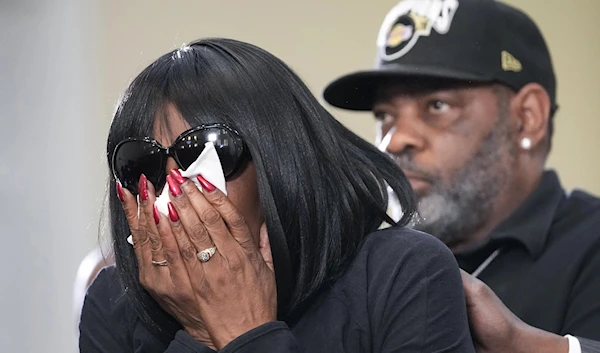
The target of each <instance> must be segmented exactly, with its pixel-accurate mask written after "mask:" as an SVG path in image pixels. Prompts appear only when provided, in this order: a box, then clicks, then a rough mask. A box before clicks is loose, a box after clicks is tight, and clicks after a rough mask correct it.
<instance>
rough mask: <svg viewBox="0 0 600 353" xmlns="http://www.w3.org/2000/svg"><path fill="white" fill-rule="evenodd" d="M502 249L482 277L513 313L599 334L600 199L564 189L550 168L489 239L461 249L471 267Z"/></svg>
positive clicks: (564, 329)
mask: <svg viewBox="0 0 600 353" xmlns="http://www.w3.org/2000/svg"><path fill="white" fill-rule="evenodd" d="M497 249H500V252H499V255H498V256H497V257H496V258H495V259H494V260H493V261H492V262H491V263H490V264H489V266H488V267H486V268H485V269H484V270H483V272H481V274H480V275H479V278H480V279H481V280H482V281H484V282H485V283H487V284H488V286H490V287H491V288H492V289H493V290H494V292H495V293H496V294H497V295H498V296H499V297H500V299H502V301H503V302H504V304H506V306H507V307H508V308H509V309H510V310H511V311H512V312H513V313H515V314H516V315H517V316H518V317H519V318H521V319H522V320H523V321H525V322H526V323H528V324H530V325H532V326H535V327H538V328H541V329H543V330H545V331H550V332H554V333H557V334H560V335H565V334H571V335H573V336H580V337H585V338H590V339H594V340H596V341H598V340H600V199H598V198H596V197H594V196H591V195H590V194H587V193H585V192H582V191H574V192H572V193H570V194H566V193H565V191H564V190H563V188H562V187H561V185H560V182H559V180H558V177H557V175H556V174H555V173H554V172H552V171H547V172H545V173H544V175H543V177H542V180H541V182H540V185H539V186H538V187H537V189H536V190H535V191H534V192H533V193H532V194H531V195H530V197H529V198H528V199H527V200H526V201H525V202H524V203H523V204H522V205H521V207H520V208H519V209H517V210H516V212H515V213H514V214H513V215H512V216H510V217H509V218H508V219H507V220H506V221H505V222H503V223H502V224H501V225H500V226H499V227H498V228H497V229H496V230H494V231H493V232H492V234H491V235H490V238H489V241H487V242H486V243H485V244H484V245H483V246H479V247H477V248H476V249H474V250H471V251H468V252H462V253H457V254H455V255H456V258H457V260H458V263H459V265H460V266H461V267H462V268H463V269H464V270H465V271H467V272H473V271H474V270H475V269H476V268H477V267H478V266H480V264H482V262H484V261H485V259H486V258H488V257H489V256H490V254H492V253H493V252H494V251H495V250H497Z"/></svg>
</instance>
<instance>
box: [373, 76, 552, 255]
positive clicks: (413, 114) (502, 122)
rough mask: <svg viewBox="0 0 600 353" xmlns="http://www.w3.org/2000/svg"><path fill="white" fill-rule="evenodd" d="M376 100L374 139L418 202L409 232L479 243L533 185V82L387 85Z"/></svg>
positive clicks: (544, 110)
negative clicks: (382, 139)
mask: <svg viewBox="0 0 600 353" xmlns="http://www.w3.org/2000/svg"><path fill="white" fill-rule="evenodd" d="M378 97H379V98H378V99H377V101H376V104H375V106H374V114H375V116H376V118H377V119H378V121H379V129H380V131H379V135H380V136H386V135H387V134H388V133H389V134H390V135H389V136H388V137H389V140H388V142H389V143H388V144H387V146H386V148H385V149H386V151H387V152H388V153H390V154H391V155H392V156H393V157H394V158H395V159H396V161H397V163H398V165H399V166H400V167H401V168H402V169H403V170H404V172H405V173H406V174H407V176H408V177H409V180H410V182H411V185H412V187H413V188H414V190H415V192H416V193H417V196H418V198H419V215H420V218H419V219H416V220H415V224H414V227H415V228H417V229H420V230H423V231H426V232H429V233H431V234H433V235H435V236H437V237H439V238H440V239H441V240H443V241H444V242H445V243H446V244H447V245H448V246H449V247H450V248H451V249H453V250H455V251H457V250H460V249H461V248H464V247H470V246H472V245H476V244H477V243H479V242H481V241H482V240H484V239H485V238H486V237H487V235H488V234H489V233H490V232H491V230H492V229H493V228H495V227H496V226H497V225H498V224H499V223H500V222H501V221H502V220H504V219H505V218H506V217H508V215H510V213H511V212H513V211H514V210H515V209H516V207H517V206H518V205H519V204H521V202H523V200H524V199H525V197H526V196H527V195H529V194H530V193H531V192H532V191H533V190H534V188H535V187H536V186H537V184H538V182H539V180H540V178H541V175H542V172H543V165H544V161H545V157H546V154H547V136H546V135H547V122H548V112H549V102H548V96H547V94H546V93H545V91H544V90H543V89H542V88H541V87H540V86H539V85H536V84H531V85H528V86H526V87H524V88H523V89H522V90H521V91H520V92H518V93H514V92H511V91H509V90H508V89H506V88H504V87H502V86H498V85H465V84H462V85H460V84H456V83H454V84H440V83H436V84H433V83H426V82H425V83H409V84H391V85H388V86H385V87H383V88H382V89H381V90H380V92H379V94H378ZM544 98H545V99H544ZM524 137H527V138H529V139H530V140H531V141H532V147H531V149H529V150H524V149H522V148H520V141H521V139H523V138H524Z"/></svg>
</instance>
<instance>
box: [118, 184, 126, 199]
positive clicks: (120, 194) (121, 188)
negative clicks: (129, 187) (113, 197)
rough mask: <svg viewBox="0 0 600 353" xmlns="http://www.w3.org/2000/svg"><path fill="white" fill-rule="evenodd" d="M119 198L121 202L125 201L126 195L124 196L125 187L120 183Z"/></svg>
mask: <svg viewBox="0 0 600 353" xmlns="http://www.w3.org/2000/svg"><path fill="white" fill-rule="evenodd" d="M117 196H119V200H121V202H123V201H125V194H123V186H121V183H119V182H118V181H117Z"/></svg>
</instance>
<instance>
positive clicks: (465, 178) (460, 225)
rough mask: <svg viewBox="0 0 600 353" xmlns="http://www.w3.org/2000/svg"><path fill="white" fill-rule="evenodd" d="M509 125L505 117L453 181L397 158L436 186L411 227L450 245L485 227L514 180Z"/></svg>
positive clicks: (513, 149)
mask: <svg viewBox="0 0 600 353" xmlns="http://www.w3.org/2000/svg"><path fill="white" fill-rule="evenodd" d="M505 121H506V119H504V118H503V117H502V118H500V119H498V121H497V123H496V124H495V125H496V126H494V127H493V128H492V130H491V132H490V133H489V134H488V136H486V138H485V139H484V141H483V142H482V144H481V146H480V148H479V150H478V151H477V153H476V154H475V155H474V156H473V158H472V159H471V160H470V161H469V162H467V164H466V165H464V166H463V167H462V168H460V169H459V170H458V171H457V172H456V173H455V175H453V176H452V178H451V180H450V181H442V180H440V178H439V177H437V178H436V176H435V175H431V174H430V173H422V172H420V170H419V168H416V166H415V165H414V163H413V162H412V157H410V156H408V155H400V156H396V157H395V158H396V161H397V163H398V165H399V166H400V167H401V168H403V169H407V170H411V171H415V172H420V173H421V174H423V175H426V176H427V177H428V178H429V180H430V181H431V183H432V189H431V190H430V192H429V193H428V194H427V195H425V196H423V197H421V198H420V199H419V202H418V208H417V210H418V212H417V214H416V215H415V217H413V220H412V222H411V224H410V225H409V226H410V227H412V228H414V229H417V230H420V231H423V232H426V233H429V234H432V235H434V236H436V237H437V238H439V239H440V240H442V241H443V242H444V243H446V244H452V243H455V242H457V241H461V240H464V239H467V238H469V237H470V236H472V234H473V232H474V231H476V230H477V229H478V228H479V227H481V225H482V224H483V223H484V222H485V220H486V219H487V218H488V217H489V216H490V214H491V212H492V209H493V204H494V201H495V200H496V199H497V197H498V195H499V193H500V192H501V191H502V190H503V189H504V187H505V186H506V183H507V181H508V180H509V179H510V176H511V175H512V172H513V171H512V167H513V165H514V162H515V161H516V153H517V151H516V147H515V146H514V143H513V142H511V139H510V133H509V131H508V126H507V124H506V123H505ZM505 125H506V126H505Z"/></svg>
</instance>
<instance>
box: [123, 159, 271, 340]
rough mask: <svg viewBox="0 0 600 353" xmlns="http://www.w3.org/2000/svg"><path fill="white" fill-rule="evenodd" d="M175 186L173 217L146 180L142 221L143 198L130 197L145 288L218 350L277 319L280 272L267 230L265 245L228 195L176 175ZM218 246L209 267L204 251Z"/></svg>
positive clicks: (172, 183)
mask: <svg viewBox="0 0 600 353" xmlns="http://www.w3.org/2000/svg"><path fill="white" fill-rule="evenodd" d="M167 181H168V185H169V189H170V192H171V200H172V203H171V204H169V217H168V218H167V217H165V216H164V215H161V214H159V213H158V211H157V210H156V207H155V206H154V201H155V194H154V190H153V187H152V185H150V183H148V182H147V181H146V178H144V177H143V178H142V179H141V180H140V187H139V190H140V195H139V200H140V203H139V217H138V205H137V203H136V202H135V198H134V197H133V195H131V194H129V193H127V192H126V191H125V192H124V197H123V199H124V202H123V204H124V208H125V211H126V214H127V219H128V221H129V224H130V227H131V230H132V237H133V243H134V249H135V253H136V256H137V258H138V263H139V269H140V283H141V284H142V286H143V287H144V288H146V290H148V292H149V293H150V294H151V295H152V296H153V297H154V298H156V300H157V301H158V302H159V303H160V305H161V306H162V307H163V308H164V309H165V310H166V311H168V312H169V313H170V314H171V315H173V316H174V317H175V318H176V319H177V320H178V321H179V323H180V324H181V325H182V326H183V327H184V329H185V330H186V331H187V332H188V333H189V334H190V335H192V336H193V337H194V338H196V339H197V340H198V341H200V342H202V343H204V344H205V345H207V346H209V347H211V348H214V349H221V348H223V347H224V346H226V345H227V344H228V343H229V342H231V341H232V340H233V339H235V338H237V337H239V336H240V335H242V334H244V333H245V332H247V331H249V330H251V329H253V328H255V327H258V326H260V325H262V324H264V323H267V322H269V321H273V320H276V317H277V312H276V310H277V298H276V286H275V275H274V272H273V266H272V257H271V254H270V247H269V244H268V236H267V234H266V228H265V227H264V225H263V228H262V229H261V235H260V237H261V240H260V247H259V246H257V244H256V241H255V239H254V238H253V236H252V234H251V232H250V230H249V229H248V226H247V225H246V222H245V220H244V219H243V217H242V216H241V215H240V214H239V212H238V211H237V210H236V209H235V207H234V206H233V205H232V204H231V203H230V202H229V200H228V199H227V197H226V196H225V195H224V194H223V193H222V192H221V191H219V190H218V189H216V188H215V187H214V186H212V185H210V184H209V183H207V182H206V180H204V179H203V178H202V177H199V181H200V182H201V183H202V185H204V186H205V187H204V194H203V193H202V192H200V191H199V190H198V189H197V187H196V186H195V185H194V184H193V183H192V182H191V181H189V180H186V179H184V178H182V177H181V175H179V173H178V172H177V171H176V170H174V171H172V172H171V175H170V176H169V177H167ZM212 247H215V248H216V251H215V253H214V255H213V256H212V257H211V258H210V259H209V260H208V261H206V262H201V261H200V260H199V259H198V257H197V254H198V252H199V251H202V250H205V249H209V248H212ZM165 260H166V266H161V265H160V264H161V263H162V264H164V261H165Z"/></svg>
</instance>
